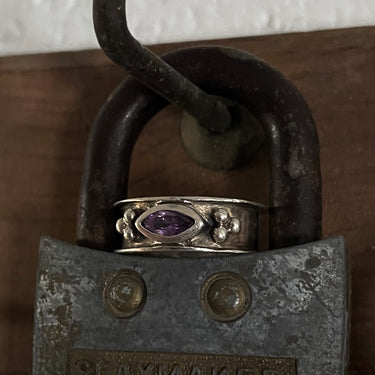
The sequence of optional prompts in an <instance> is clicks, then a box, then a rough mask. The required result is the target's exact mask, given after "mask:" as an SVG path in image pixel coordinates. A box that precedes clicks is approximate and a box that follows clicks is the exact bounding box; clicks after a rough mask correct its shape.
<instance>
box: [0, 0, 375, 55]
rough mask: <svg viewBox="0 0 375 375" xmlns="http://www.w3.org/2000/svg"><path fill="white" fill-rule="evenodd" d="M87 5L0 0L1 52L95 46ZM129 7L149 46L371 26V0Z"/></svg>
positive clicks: (152, 0) (165, 0)
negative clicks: (164, 43)
mask: <svg viewBox="0 0 375 375" xmlns="http://www.w3.org/2000/svg"><path fill="white" fill-rule="evenodd" d="M109 1H110V0H109ZM91 3H92V0H0V55H10V54H20V53H30V52H31V53H34V52H47V51H62V50H77V49H87V48H96V47H97V43H96V39H95V35H94V30H93V25H92V17H91ZM127 10H128V20H129V27H130V29H131V30H132V31H133V33H134V35H135V36H136V37H137V38H139V39H140V40H141V41H143V42H144V43H147V44H154V43H160V42H175V41H186V40H202V39H203V40H205V39H215V38H224V37H240V36H251V35H260V34H273V33H283V32H290V31H308V30H316V29H329V28H342V27H352V26H364V25H375V0H128V2H127Z"/></svg>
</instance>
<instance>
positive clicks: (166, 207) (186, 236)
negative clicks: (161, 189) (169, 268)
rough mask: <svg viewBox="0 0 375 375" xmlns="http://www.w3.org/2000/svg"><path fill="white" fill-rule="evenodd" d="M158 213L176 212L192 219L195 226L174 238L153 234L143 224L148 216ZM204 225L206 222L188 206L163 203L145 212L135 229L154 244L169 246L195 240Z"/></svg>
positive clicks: (173, 236)
mask: <svg viewBox="0 0 375 375" xmlns="http://www.w3.org/2000/svg"><path fill="white" fill-rule="evenodd" d="M158 211H174V212H177V213H180V214H182V215H185V216H188V217H190V218H191V219H193V220H194V224H193V225H191V226H190V227H189V228H187V229H186V230H184V231H183V232H181V233H179V234H176V235H172V236H164V235H160V234H158V233H154V232H151V231H149V230H148V229H146V228H145V227H144V226H143V225H142V222H143V221H144V220H145V219H146V218H147V217H148V216H150V215H151V214H153V213H155V212H158ZM204 225H205V222H204V220H203V219H202V217H201V216H200V215H199V214H198V213H197V212H196V211H195V210H193V209H192V208H190V207H187V206H183V205H180V204H171V203H162V204H158V205H155V206H154V207H151V208H150V209H148V210H146V211H145V212H143V213H142V214H141V215H140V216H139V217H138V218H137V220H136V221H135V227H136V228H137V230H138V231H139V232H140V233H141V234H143V235H144V236H145V237H147V238H148V239H150V240H152V241H154V242H159V243H169V244H172V243H175V244H180V243H185V242H186V241H188V240H190V239H193V238H194V237H195V236H196V235H198V234H199V232H200V231H201V230H202V228H203V227H204Z"/></svg>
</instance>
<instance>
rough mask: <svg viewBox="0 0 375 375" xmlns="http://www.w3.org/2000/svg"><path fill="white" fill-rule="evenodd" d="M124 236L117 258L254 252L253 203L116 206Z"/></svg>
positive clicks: (182, 200) (194, 200) (143, 201)
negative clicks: (120, 254) (146, 254)
mask: <svg viewBox="0 0 375 375" xmlns="http://www.w3.org/2000/svg"><path fill="white" fill-rule="evenodd" d="M115 206H116V207H118V208H120V210H121V212H122V217H121V218H119V219H118V220H117V222H116V229H117V231H118V232H119V233H121V234H122V236H123V243H122V245H123V248H122V249H120V250H116V252H118V253H134V252H137V253H138V252H152V253H164V252H181V251H182V252H224V253H227V252H229V253H243V252H249V251H255V250H257V245H258V244H257V241H258V223H259V211H260V210H261V209H263V208H264V207H263V206H262V205H259V204H257V203H253V202H249V201H245V200H240V199H226V198H211V197H150V198H135V199H127V200H123V201H119V202H116V203H115Z"/></svg>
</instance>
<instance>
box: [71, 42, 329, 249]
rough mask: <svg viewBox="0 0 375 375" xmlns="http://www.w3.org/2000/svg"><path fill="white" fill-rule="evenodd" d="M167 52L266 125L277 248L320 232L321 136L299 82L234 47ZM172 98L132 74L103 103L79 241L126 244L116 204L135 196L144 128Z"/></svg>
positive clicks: (91, 146)
mask: <svg viewBox="0 0 375 375" xmlns="http://www.w3.org/2000/svg"><path fill="white" fill-rule="evenodd" d="M164 59H165V61H166V62H167V63H168V64H170V65H171V66H172V67H174V69H176V70H177V71H179V72H180V73H181V74H183V75H184V76H185V77H186V78H187V79H189V80H191V81H192V82H194V83H195V84H196V85H198V86H199V87H201V88H202V89H203V90H205V91H206V92H208V93H210V94H213V95H219V96H223V97H226V98H230V99H231V100H233V101H235V102H237V103H239V104H240V105H242V106H244V107H245V108H246V109H247V110H249V111H250V112H251V113H252V114H253V115H254V116H255V117H256V118H257V119H258V121H259V122H260V123H261V125H262V126H263V128H264V130H265V132H266V137H267V138H268V142H269V145H270V153H271V155H270V156H271V157H270V160H271V161H270V200H269V204H270V231H269V247H270V248H271V249H275V248H282V247H286V246H293V245H298V244H302V243H307V242H310V241H314V240H318V239H320V237H321V215H322V206H321V204H322V203H321V178H320V159H319V142H318V137H317V132H316V128H315V125H314V121H313V118H312V115H311V112H310V110H309V108H308V106H307V104H306V102H305V101H304V99H303V97H302V95H301V94H300V93H299V91H298V90H297V89H296V88H295V87H294V86H293V84H291V83H290V82H289V81H288V80H287V79H286V78H285V77H284V76H283V75H282V74H281V73H280V72H278V71H276V70H275V69H273V68H272V67H270V66H268V65H267V64H266V63H264V62H263V61H262V60H260V59H258V58H257V57H255V56H253V55H251V54H249V53H247V52H244V51H240V50H236V49H232V48H223V47H197V48H188V49H182V50H178V51H175V52H172V53H170V54H168V55H166V56H164ZM167 104H168V102H167V101H166V100H165V99H163V98H162V97H161V96H159V95H158V94H156V93H155V92H153V91H152V90H150V89H149V88H147V87H146V86H144V85H142V84H141V83H140V82H138V81H137V80H136V79H134V78H131V77H130V78H128V79H126V80H125V81H124V82H123V83H122V84H120V86H119V87H118V88H117V89H116V90H115V92H114V93H113V94H112V96H111V97H110V99H109V100H108V101H107V103H106V104H105V105H104V106H103V108H102V109H101V111H100V113H99V116H98V117H97V119H96V121H95V123H94V125H93V127H92V129H91V133H90V136H89V142H88V148H87V154H86V161H85V167H84V173H83V181H82V190H81V197H80V207H79V218H78V219H79V220H78V239H77V242H78V244H80V245H82V246H87V247H90V248H93V249H98V250H106V251H112V250H114V249H116V248H120V247H121V236H120V235H118V234H117V233H116V231H115V222H116V219H117V217H116V212H115V210H114V209H113V203H114V202H116V201H119V200H122V199H126V198H127V185H128V176H129V166H130V159H131V153H132V150H133V147H134V144H135V142H136V140H137V138H138V135H139V134H140V132H141V130H142V128H143V127H144V126H145V125H146V124H147V122H148V121H149V120H150V119H151V118H152V117H153V116H154V115H155V114H156V113H157V112H159V111H160V110H161V109H162V108H164V107H165V106H166V105H167Z"/></svg>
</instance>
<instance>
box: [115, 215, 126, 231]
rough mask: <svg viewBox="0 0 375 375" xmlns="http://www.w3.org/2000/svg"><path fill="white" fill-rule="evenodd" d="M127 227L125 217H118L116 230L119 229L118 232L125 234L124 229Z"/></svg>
mask: <svg viewBox="0 0 375 375" xmlns="http://www.w3.org/2000/svg"><path fill="white" fill-rule="evenodd" d="M125 227H126V224H125V222H124V219H123V218H121V219H118V220H117V221H116V230H117V232H119V233H121V234H123V231H124V229H125Z"/></svg>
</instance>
